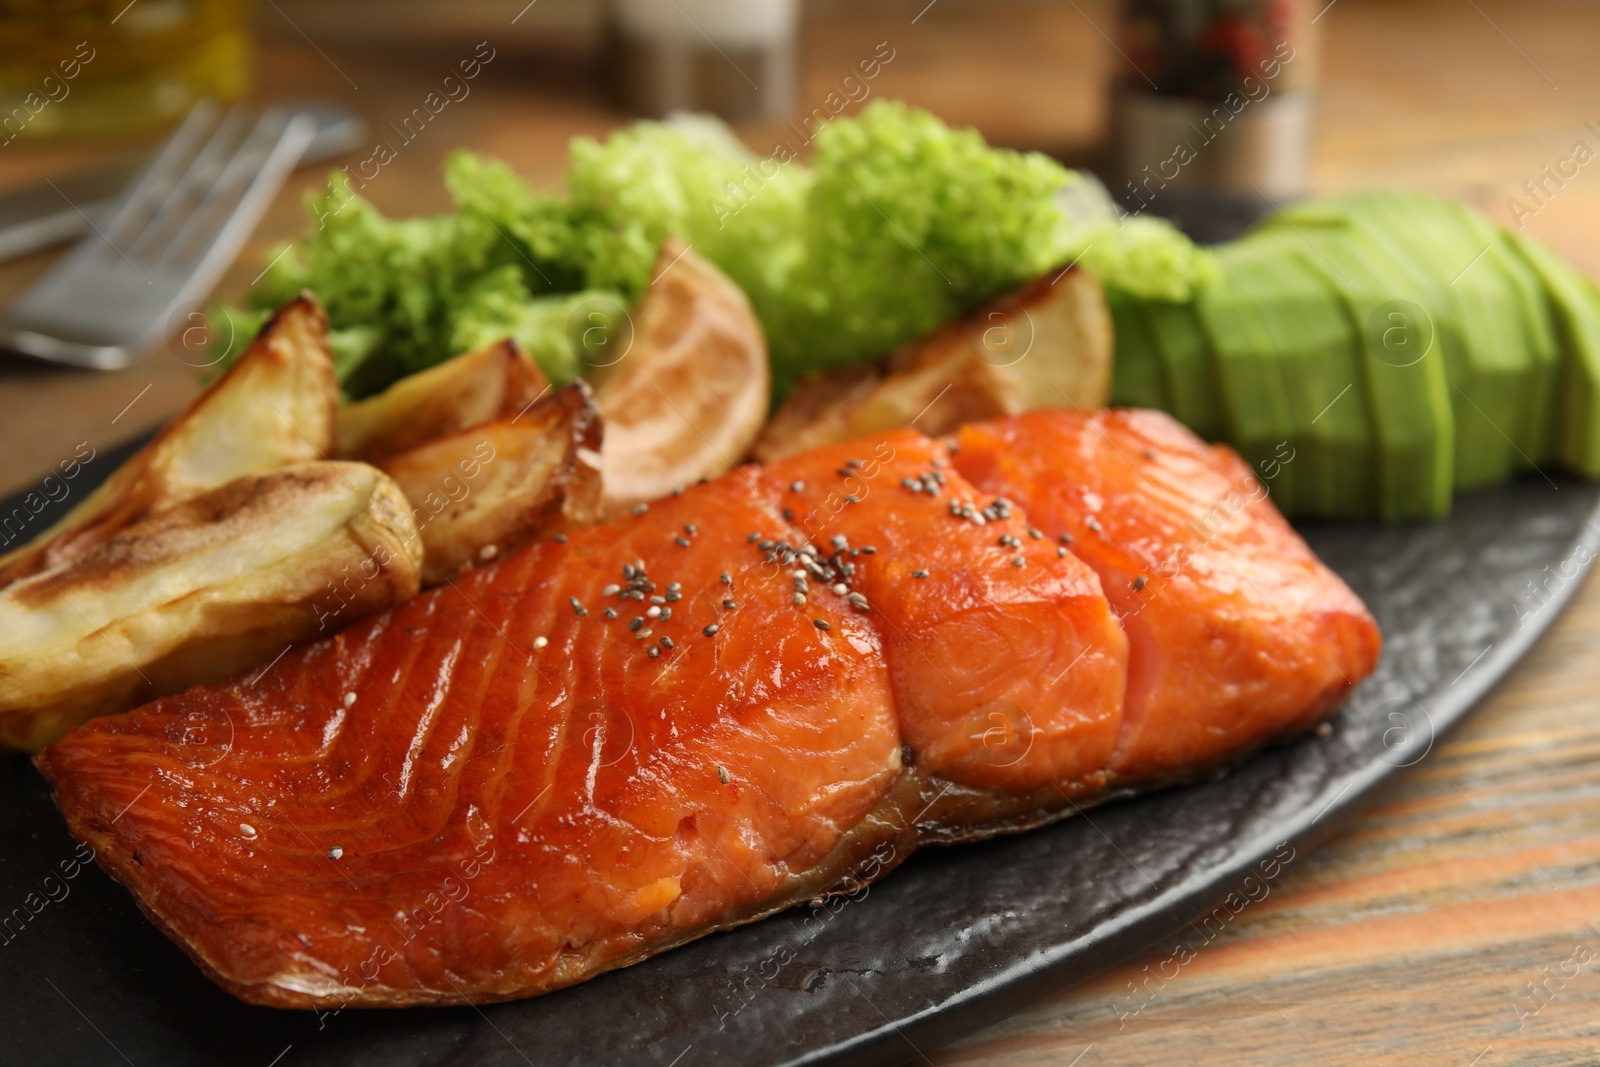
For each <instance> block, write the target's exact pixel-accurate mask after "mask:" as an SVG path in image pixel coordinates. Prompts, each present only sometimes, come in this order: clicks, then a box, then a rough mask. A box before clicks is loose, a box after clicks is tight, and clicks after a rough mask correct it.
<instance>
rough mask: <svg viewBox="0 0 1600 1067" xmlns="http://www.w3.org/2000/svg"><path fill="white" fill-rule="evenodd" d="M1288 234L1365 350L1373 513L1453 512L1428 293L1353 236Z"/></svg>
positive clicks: (1447, 409)
mask: <svg viewBox="0 0 1600 1067" xmlns="http://www.w3.org/2000/svg"><path fill="white" fill-rule="evenodd" d="M1290 234H1293V235H1295V236H1296V237H1298V238H1299V240H1300V242H1301V244H1302V245H1303V246H1304V247H1303V250H1302V251H1301V260H1302V262H1303V263H1304V264H1305V266H1306V267H1308V268H1309V269H1310V270H1312V271H1313V272H1315V273H1316V274H1317V275H1319V276H1320V277H1321V279H1322V280H1323V281H1324V282H1325V283H1327V284H1328V285H1329V286H1330V287H1331V288H1332V289H1333V290H1334V291H1335V292H1337V293H1338V294H1339V296H1340V298H1341V299H1342V301H1343V304H1344V307H1345V312H1346V314H1347V315H1348V316H1349V324H1350V328H1351V329H1352V330H1353V331H1354V332H1355V333H1356V335H1357V337H1358V338H1359V339H1360V342H1361V343H1360V348H1359V353H1360V355H1359V364H1360V367H1361V371H1362V376H1363V380H1364V381H1365V383H1366V387H1367V389H1366V397H1367V402H1368V404H1369V405H1370V406H1369V418H1370V424H1371V426H1372V433H1373V440H1374V442H1375V453H1376V457H1377V463H1376V468H1377V469H1376V488H1375V491H1374V493H1373V501H1374V510H1375V511H1376V513H1377V514H1378V515H1379V516H1380V517H1381V518H1384V519H1391V520H1398V519H1409V518H1430V517H1437V516H1442V515H1447V514H1449V511H1450V490H1451V484H1452V474H1453V466H1454V452H1455V424H1454V417H1453V414H1452V411H1451V400H1450V386H1449V381H1448V378H1447V376H1446V368H1445V361H1444V358H1443V356H1442V354H1441V353H1440V352H1439V351H1438V349H1437V346H1436V344H1435V341H1436V336H1435V334H1436V331H1434V329H1433V328H1432V325H1431V319H1429V318H1428V316H1427V314H1426V306H1425V305H1424V304H1423V303H1422V301H1423V300H1426V299H1427V294H1426V293H1425V292H1421V291H1419V290H1418V289H1417V288H1416V287H1415V286H1414V285H1413V284H1412V283H1411V282H1410V281H1409V280H1408V279H1407V278H1406V276H1405V275H1404V273H1402V272H1401V271H1399V270H1397V269H1395V268H1394V266H1393V265H1392V263H1391V262H1390V260H1389V257H1388V256H1387V255H1386V254H1385V253H1384V250H1383V249H1382V248H1381V247H1379V246H1378V245H1376V244H1375V243H1373V242H1372V241H1371V240H1370V239H1369V238H1367V237H1366V235H1365V234H1363V233H1362V232H1361V231H1359V230H1357V229H1353V228H1348V227H1336V226H1320V227H1296V228H1294V229H1293V230H1281V231H1279V240H1280V241H1289V240H1292V238H1291V237H1290ZM1419 314H1420V318H1421V320H1422V321H1419Z"/></svg>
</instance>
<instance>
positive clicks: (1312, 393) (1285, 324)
mask: <svg viewBox="0 0 1600 1067" xmlns="http://www.w3.org/2000/svg"><path fill="white" fill-rule="evenodd" d="M1244 244H1245V245H1247V246H1248V247H1249V248H1250V250H1251V252H1252V253H1253V259H1252V260H1251V265H1249V266H1245V265H1244V263H1243V262H1241V269H1246V270H1249V271H1251V272H1253V273H1254V277H1255V286H1256V288H1257V290H1258V292H1259V293H1260V296H1259V297H1258V303H1257V313H1258V317H1259V321H1260V326H1261V329H1262V333H1263V337H1264V338H1265V340H1266V341H1267V343H1268V344H1269V345H1270V346H1271V347H1270V351H1272V352H1273V353H1274V354H1275V356H1276V360H1277V363H1278V371H1279V374H1280V376H1281V377H1282V380H1283V383H1284V389H1285V391H1286V393H1287V396H1288V399H1289V407H1290V414H1291V416H1292V418H1293V420H1294V425H1295V436H1294V438H1293V448H1294V456H1295V458H1294V460H1293V462H1294V464H1295V465H1296V466H1297V467H1298V468H1299V472H1298V475H1297V477H1296V480H1295V496H1296V499H1295V514H1296V515H1298V516H1306V517H1315V518H1351V517H1365V516H1368V515H1370V514H1372V510H1373V483H1374V478H1375V457H1374V451H1373V440H1374V435H1373V431H1372V426H1371V419H1370V413H1369V405H1368V403H1367V397H1366V382H1365V378H1364V375H1363V373H1362V369H1361V364H1360V353H1359V351H1358V348H1357V346H1358V344H1359V343H1360V342H1359V338H1358V337H1357V336H1356V332H1355V330H1354V328H1353V327H1352V326H1351V324H1350V320H1349V317H1348V316H1347V315H1346V313H1345V310H1344V307H1343V304H1342V302H1341V300H1340V297H1339V294H1338V293H1337V292H1336V291H1335V290H1334V289H1333V288H1332V287H1331V286H1329V285H1328V284H1327V283H1326V282H1325V281H1324V280H1323V279H1322V278H1321V277H1320V276H1319V275H1318V274H1317V272H1316V271H1315V270H1313V269H1312V268H1311V267H1310V266H1309V265H1308V264H1307V263H1306V262H1305V256H1306V255H1307V253H1308V249H1307V248H1306V246H1305V244H1304V242H1303V241H1302V240H1301V239H1300V238H1299V237H1298V236H1297V235H1269V234H1264V235H1261V236H1259V237H1257V238H1255V239H1252V240H1250V241H1246V242H1244Z"/></svg>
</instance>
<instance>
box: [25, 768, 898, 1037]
mask: <svg viewBox="0 0 1600 1067" xmlns="http://www.w3.org/2000/svg"><path fill="white" fill-rule="evenodd" d="M34 765H35V766H36V767H38V768H39V771H40V773H41V774H43V775H44V776H45V778H46V779H47V780H48V781H49V782H50V784H51V787H52V789H53V790H54V795H55V800H56V806H57V807H58V808H59V809H60V811H61V814H62V816H63V817H64V818H65V819H66V822H67V828H68V829H69V830H70V831H71V832H72V834H73V836H74V837H76V838H78V839H79V840H80V841H83V842H85V843H87V844H88V845H89V846H90V847H91V848H93V849H94V854H95V860H96V861H97V862H98V863H99V864H100V866H101V867H102V868H103V869H104V870H105V871H106V873H107V874H109V875H111V877H112V878H113V879H115V880H116V881H118V882H120V883H122V885H124V886H125V887H127V889H128V890H129V891H130V892H131V893H132V894H133V899H134V900H135V902H137V903H138V905H139V909H140V910H141V911H143V912H144V913H145V915H146V916H147V917H149V919H150V921H151V922H153V923H155V925H156V926H157V927H158V928H159V929H160V930H161V931H162V933H164V934H166V935H167V937H169V938H170V939H172V941H174V942H175V943H176V944H177V945H178V946H179V947H180V948H182V949H183V951H184V952H185V953H186V954H188V956H189V958H190V959H192V960H193V961H194V962H195V965H196V966H198V967H199V968H200V969H201V970H202V971H204V972H205V974H206V976H207V977H209V978H210V979H211V980H212V981H214V982H216V983H217V984H218V985H219V986H221V987H222V988H224V989H226V990H227V991H228V992H229V993H232V994H233V995H234V996H235V997H238V998H239V999H240V1000H242V1001H245V1002H246V1003H249V1004H256V1005H260V1006H262V1007H270V1008H297V1009H319V1010H334V1011H338V1010H342V1009H344V1008H404V1007H423V1006H445V1005H468V1004H495V1003H500V1002H503V1001H509V1000H523V999H526V998H528V997H532V996H537V995H539V994H543V993H549V992H553V991H555V990H557V989H561V988H564V987H566V986H570V985H574V984H576V983H579V982H584V981H587V980H589V979H590V978H593V977H595V976H596V975H599V974H603V973H604V972H606V971H611V970H616V969H618V968H620V967H627V966H630V965H632V964H635V963H638V962H640V961H642V960H646V959H649V958H650V957H651V956H655V955H658V954H659V953H662V952H666V951H668V950H670V949H674V948H677V947H678V946H679V945H683V944H686V943H688V942H690V941H694V940H697V939H699V938H701V937H704V936H706V935H707V934H712V933H717V932H718V931H721V930H731V929H733V928H734V927H736V926H742V925H744V924H745V923H750V922H755V921H756V920H758V919H764V918H766V917H767V916H769V915H773V914H776V913H777V912H780V911H784V910H786V909H788V908H790V907H793V906H794V905H796V904H800V903H803V902H805V901H809V900H817V899H818V898H822V897H829V896H837V895H843V894H851V893H858V892H860V891H861V890H862V889H864V888H865V887H866V886H867V885H870V884H871V883H872V882H875V881H877V880H878V879H879V878H881V877H883V876H884V875H885V874H887V873H889V871H891V870H893V869H894V868H895V867H896V866H898V865H899V864H900V863H901V862H903V861H904V859H905V858H906V857H907V856H909V855H910V854H911V853H912V851H913V850H914V849H915V847H916V833H915V827H914V824H913V823H912V819H913V817H914V813H915V811H916V805H917V803H918V802H919V801H920V798H921V796H922V781H921V779H920V778H919V777H918V776H917V775H915V774H909V773H904V772H903V773H901V774H900V775H899V776H898V777H897V778H896V779H895V781H894V783H893V784H891V786H890V787H889V789H888V790H887V791H886V792H885V794H884V796H883V797H882V798H881V799H880V800H879V802H878V804H877V806H876V807H874V808H873V810H872V811H870V812H868V813H867V815H866V816H864V817H863V818H862V819H861V821H860V822H858V823H856V825H855V826H853V827H851V828H850V829H848V830H846V831H845V832H844V834H843V835H842V836H841V837H840V839H839V841H838V842H837V843H835V845H834V847H833V849H832V850H831V851H829V853H828V854H827V855H826V856H824V857H823V858H822V859H821V860H819V861H818V862H817V863H816V864H814V865H813V866H812V867H810V868H808V869H807V870H805V871H802V872H798V873H796V874H793V875H790V876H789V878H788V879H787V880H786V882H785V884H784V888H783V889H782V890H781V891H779V892H778V893H776V894H774V895H773V896H772V897H769V898H767V899H766V900H763V901H760V902H757V903H755V904H753V905H751V906H749V907H747V908H743V909H738V910H736V911H733V912H730V913H728V914H727V915H725V916H724V917H723V918H722V919H720V920H718V921H717V922H716V923H713V924H709V925H707V926H704V927H700V928H697V929H693V930H686V931H683V932H682V933H681V934H680V935H679V936H677V937H674V938H671V939H669V940H664V941H658V942H653V943H651V944H650V945H647V946H642V947H640V948H639V949H638V950H637V951H635V952H631V953H628V954H626V955H623V956H617V957H614V958H612V959H608V960H604V961H594V960H591V959H589V958H588V956H586V954H584V953H583V952H569V953H563V954H562V956H561V957H560V959H559V960H558V961H557V964H556V967H555V969H554V972H553V974H554V977H553V978H552V979H551V980H550V981H547V982H544V983H541V984H538V985H532V986H525V987H519V988H517V989H509V990H504V991H494V992H488V993H482V994H467V995H461V994H458V993H455V992H454V991H442V992H441V991H432V992H430V991H423V990H417V989H391V988H388V987H384V986H378V985H372V986H348V985H346V986H338V985H336V984H335V983H333V982H332V980H330V990H329V992H327V993H325V994H316V993H307V992H305V991H303V990H300V989H294V988H287V987H285V986H284V985H281V984H277V983H275V982H272V981H267V982H251V983H242V982H236V981H234V980H233V979H231V978H229V977H228V976H227V975H226V974H224V973H223V972H222V971H221V970H220V969H219V967H218V966H217V965H216V963H214V962H213V961H212V960H210V959H209V958H207V957H206V956H205V955H203V954H202V953H200V952H198V951H197V950H196V949H195V947H194V945H192V944H190V943H189V942H188V941H187V940H186V939H185V938H184V937H183V936H182V934H181V933H180V932H179V931H178V929H177V928H176V927H175V926H173V925H172V924H171V923H169V922H168V921H167V918H166V915H165V913H164V912H163V911H162V908H161V900H160V891H159V886H158V883H157V882H156V881H155V879H154V878H152V877H151V876H150V875H149V873H148V872H147V871H146V870H145V868H144V866H143V865H142V864H141V863H140V862H139V861H137V860H135V859H134V858H133V854H132V853H131V852H129V851H128V850H127V849H125V848H124V847H122V845H121V844H119V843H118V841H117V838H116V836H115V835H114V834H113V833H112V832H111V828H110V824H109V823H106V822H104V821H103V820H101V819H100V818H99V817H98V816H97V815H95V814H93V813H91V812H90V811H88V810H86V809H85V808H83V807H80V806H78V805H75V804H70V803H69V804H65V805H64V804H63V803H62V789H61V783H60V782H59V781H58V780H57V779H56V777H55V774H54V769H53V766H52V764H51V761H50V759H49V753H48V752H45V753H41V754H40V755H38V756H35V757H34ZM886 844H887V845H889V846H890V848H889V852H888V855H886V856H882V857H879V856H878V853H879V852H880V851H882V849H883V847H884V845H886ZM864 868H871V869H870V870H868V871H865V872H864Z"/></svg>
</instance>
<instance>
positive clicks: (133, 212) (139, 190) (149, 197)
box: [101, 100, 217, 242]
mask: <svg viewBox="0 0 1600 1067" xmlns="http://www.w3.org/2000/svg"><path fill="white" fill-rule="evenodd" d="M216 114H217V105H216V103H215V102H214V101H211V100H202V101H200V102H199V103H198V104H196V105H195V106H194V107H193V108H191V109H190V110H189V115H188V117H187V118H185V119H184V120H183V122H182V124H181V125H179V126H178V128H177V129H176V130H174V131H173V132H172V134H171V135H170V136H169V137H168V138H167V140H166V143H165V144H163V145H162V146H161V149H160V151H159V152H157V153H156V157H155V158H154V159H152V160H151V161H150V162H149V163H148V164H146V166H145V168H144V170H143V171H141V172H140V173H139V177H138V178H136V179H134V182H133V184H132V185H130V186H129V187H128V189H127V191H126V192H124V193H123V194H122V196H121V197H120V198H119V199H118V201H117V204H116V207H115V208H114V209H113V211H112V214H111V217H110V218H109V219H107V220H106V222H105V224H104V227H103V229H102V230H101V233H102V234H103V235H104V236H105V238H106V240H107V241H109V242H114V241H115V240H116V239H117V238H118V237H119V236H123V230H124V228H125V227H126V226H127V225H128V224H129V222H130V221H132V220H133V219H134V218H135V217H136V216H138V215H139V214H140V213H141V212H142V211H143V210H144V208H145V207H146V206H147V205H148V204H149V203H150V202H152V201H153V200H155V199H157V198H159V197H161V196H162V195H164V193H165V192H166V190H167V189H168V188H169V187H170V185H171V183H172V182H173V181H174V180H176V173H177V172H178V168H180V167H182V166H183V164H184V163H185V162H186V161H187V160H188V159H189V157H190V155H191V154H192V153H193V151H194V145H195V142H196V141H198V140H199V139H200V138H201V137H203V136H205V133H206V131H207V130H209V129H210V128H211V124H212V121H213V120H214V119H215V117H216Z"/></svg>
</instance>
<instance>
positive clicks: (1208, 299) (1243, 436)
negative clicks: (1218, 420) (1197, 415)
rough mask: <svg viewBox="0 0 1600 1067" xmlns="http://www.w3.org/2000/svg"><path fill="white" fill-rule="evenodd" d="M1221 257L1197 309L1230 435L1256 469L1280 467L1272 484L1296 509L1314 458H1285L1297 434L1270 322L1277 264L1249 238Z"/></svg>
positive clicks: (1287, 506) (1288, 510)
mask: <svg viewBox="0 0 1600 1067" xmlns="http://www.w3.org/2000/svg"><path fill="white" fill-rule="evenodd" d="M1217 260H1218V265H1219V266H1220V267H1221V268H1222V277H1221V278H1220V279H1219V280H1218V281H1216V282H1214V283H1213V284H1211V285H1209V286H1207V287H1206V289H1205V290H1204V291H1203V292H1202V293H1201V294H1200V298H1199V300H1198V301H1196V304H1195V310H1196V313H1197V315H1198V316H1199V319H1200V322H1201V324H1202V325H1203V326H1204V328H1205V331H1206V338H1207V340H1208V341H1209V343H1210V348H1211V354H1212V360H1213V367H1214V371H1215V376H1216V385H1217V395H1218V397H1219V398H1220V400H1221V408H1222V414H1223V425H1224V427H1225V429H1226V431H1227V432H1226V436H1227V439H1228V441H1229V442H1230V443H1231V444H1232V445H1233V446H1234V447H1235V448H1236V449H1238V450H1239V454H1240V455H1242V456H1243V457H1244V459H1245V461H1246V462H1247V463H1249V464H1250V466H1251V467H1252V468H1253V469H1255V470H1256V471H1258V472H1261V473H1262V474H1263V475H1265V474H1267V473H1272V474H1274V475H1275V477H1273V478H1272V479H1271V480H1270V481H1268V483H1267V485H1268V489H1269V491H1270V492H1271V494H1272V497H1273V500H1274V501H1276V503H1277V505H1278V507H1279V509H1281V510H1282V511H1283V512H1284V513H1285V514H1289V515H1292V514H1295V513H1296V512H1297V510H1298V505H1299V501H1300V493H1299V490H1298V486H1299V483H1300V479H1301V478H1302V477H1303V475H1304V473H1305V471H1306V467H1307V464H1304V463H1299V462H1293V461H1291V462H1289V463H1284V462H1283V459H1282V457H1283V450H1284V449H1286V448H1287V449H1293V448H1294V441H1295V440H1296V437H1297V434H1296V427H1295V419H1294V408H1293V405H1292V404H1291V402H1290V399H1289V390H1288V388H1287V386H1286V384H1285V379H1284V375H1283V373H1282V367H1281V363H1282V360H1281V359H1280V355H1281V347H1280V346H1279V344H1277V343H1276V342H1275V340H1274V338H1273V337H1272V336H1271V334H1270V333H1269V331H1268V330H1267V329H1266V327H1265V325H1264V323H1263V322H1262V303H1263V301H1264V300H1267V299H1270V281H1265V282H1264V281H1263V279H1264V278H1265V277H1266V276H1267V275H1268V274H1269V273H1270V268H1269V267H1266V266H1265V265H1264V264H1263V263H1262V261H1261V256H1260V254H1259V252H1258V251H1257V250H1255V249H1254V248H1252V247H1250V245H1249V242H1247V241H1240V242H1236V243H1235V244H1232V245H1229V246H1226V247H1224V248H1221V249H1218V251H1217ZM1296 458H1297V459H1298V457H1296Z"/></svg>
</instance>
